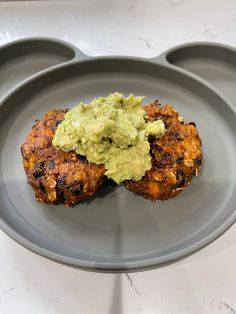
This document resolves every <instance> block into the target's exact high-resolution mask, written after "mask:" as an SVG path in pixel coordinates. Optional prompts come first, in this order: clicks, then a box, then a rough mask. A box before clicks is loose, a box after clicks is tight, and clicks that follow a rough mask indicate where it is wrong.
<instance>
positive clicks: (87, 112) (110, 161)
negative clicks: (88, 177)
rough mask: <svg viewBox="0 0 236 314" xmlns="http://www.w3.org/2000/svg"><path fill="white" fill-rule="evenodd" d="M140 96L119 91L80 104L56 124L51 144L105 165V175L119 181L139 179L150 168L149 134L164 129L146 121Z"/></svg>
mask: <svg viewBox="0 0 236 314" xmlns="http://www.w3.org/2000/svg"><path fill="white" fill-rule="evenodd" d="M142 100H143V97H140V96H134V95H132V94H131V95H129V96H128V97H125V96H123V95H122V94H120V93H114V94H110V95H109V96H108V97H98V98H95V99H94V100H93V101H92V102H91V103H89V104H84V103H81V104H79V105H78V106H76V107H74V108H72V109H71V110H70V111H68V112H67V113H66V115H65V120H64V121H63V122H62V123H61V124H59V126H58V128H57V130H56V133H55V136H54V139H53V142H52V143H53V145H54V146H55V147H56V148H58V149H62V150H63V151H66V152H69V151H71V150H75V151H76V153H77V154H80V155H83V156H86V157H87V159H88V161H89V162H93V163H95V164H104V165H105V169H106V173H105V174H106V176H107V177H108V178H111V179H113V180H114V181H115V182H117V183H120V182H122V181H124V180H134V181H137V180H140V179H141V178H142V177H143V176H144V174H145V172H146V171H147V170H150V168H151V156H150V154H149V150H150V144H149V142H148V136H149V135H153V136H156V137H159V136H161V135H163V134H164V132H165V125H164V123H163V121H162V120H157V121H155V122H147V121H146V113H145V111H144V110H143V107H142V105H141V102H142Z"/></svg>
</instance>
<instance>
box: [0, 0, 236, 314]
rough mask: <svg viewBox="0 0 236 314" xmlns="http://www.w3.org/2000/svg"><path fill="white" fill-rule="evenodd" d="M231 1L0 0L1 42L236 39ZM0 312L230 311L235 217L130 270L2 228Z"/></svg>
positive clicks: (103, 47)
mask: <svg viewBox="0 0 236 314" xmlns="http://www.w3.org/2000/svg"><path fill="white" fill-rule="evenodd" d="M235 12H236V1H234V0H226V1H216V0H207V1H204V0H198V1H193V0H169V1H164V0H157V1H155V0H152V1H149V0H146V1H141V0H140V1H139V0H127V1H125V0H120V1H109V0H106V1H105V0H78V1H64V2H63V1H54V2H49V1H41V2H39V1H36V2H19V1H17V2H14V1H13V2H0V45H2V44H4V43H6V42H9V41H12V40H15V39H19V38H24V37H31V36H47V37H56V38H60V39H63V40H66V41H68V42H70V43H72V44H73V45H75V46H77V47H79V48H80V49H81V50H82V51H83V52H84V53H85V54H88V55H91V56H97V55H111V54H113V55H114V54H115V55H134V56H142V57H154V56H157V55H158V54H159V53H161V52H162V51H164V50H166V49H167V48H169V47H172V46H174V45H177V44H180V43H184V42H189V41H216V42H220V43H226V44H229V45H232V46H236V15H235ZM0 248H1V251H0V313H1V314H15V313H17V314H28V313H29V314H31V313H33V314H44V313H50V314H78V313H82V314H87V313H89V314H100V313H101V314H133V313H135V314H153V313H155V314H159V313H160V314H199V313H201V314H202V313H204V314H208V313H210V314H211V313H215V314H217V313H220V314H236V226H235V225H234V226H233V227H231V229H230V230H229V231H228V232H226V233H225V234H224V235H223V236H222V237H221V238H219V239H218V240H217V241H215V242H214V243H212V244H211V245H209V246H208V247H206V248H205V249H203V250H202V251H200V252H198V253H196V254H194V255H193V256H191V257H189V258H187V259H185V260H183V261H181V262H178V263H176V264H173V265H171V266H167V267H164V268H160V269H156V270H152V271H146V272H140V273H132V274H129V275H128V274H121V275H112V274H98V273H90V272H85V271H79V270H76V269H72V268H69V267H66V266H62V265H59V264H57V263H54V262H52V261H49V260H47V259H45V258H43V257H40V256H38V255H36V254H34V253H32V252H30V251H28V250H26V249H24V248H22V247H21V246H20V245H18V244H17V243H15V242H14V241H13V240H11V239H10V238H9V237H7V236H6V235H5V234H4V233H3V232H0Z"/></svg>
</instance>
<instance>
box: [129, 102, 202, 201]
mask: <svg viewBox="0 0 236 314" xmlns="http://www.w3.org/2000/svg"><path fill="white" fill-rule="evenodd" d="M144 109H145V111H146V113H147V115H148V119H149V120H150V121H152V122H153V121H156V120H159V119H162V120H163V121H164V123H165V127H166V131H165V134H164V135H163V136H162V137H159V138H155V137H151V138H150V139H149V141H150V146H151V149H150V154H151V156H152V168H151V169H150V170H149V171H147V172H146V174H145V176H144V177H143V178H142V179H141V180H139V181H126V183H125V185H126V187H127V188H128V189H130V190H132V191H134V192H136V193H139V194H141V195H142V196H143V197H145V198H148V199H152V200H156V199H160V200H165V199H169V198H171V197H174V196H176V195H177V194H179V193H181V192H182V191H183V190H184V188H185V187H187V186H188V185H189V183H190V182H191V180H192V178H193V177H194V176H195V175H198V173H199V171H200V168H201V163H202V149H201V139H200V137H199V135H198V131H197V128H196V125H195V123H194V122H190V123H185V122H184V120H183V118H182V117H181V116H180V115H179V114H178V112H176V111H175V110H174V109H173V107H172V106H170V105H166V106H163V107H161V106H160V104H159V103H158V102H155V103H154V104H151V105H147V106H145V107H144Z"/></svg>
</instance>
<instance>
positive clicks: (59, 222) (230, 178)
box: [0, 40, 236, 272]
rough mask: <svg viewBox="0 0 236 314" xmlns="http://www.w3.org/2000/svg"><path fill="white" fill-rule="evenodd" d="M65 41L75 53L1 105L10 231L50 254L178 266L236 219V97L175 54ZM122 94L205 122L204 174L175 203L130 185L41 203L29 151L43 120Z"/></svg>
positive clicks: (85, 261)
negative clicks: (87, 52)
mask: <svg viewBox="0 0 236 314" xmlns="http://www.w3.org/2000/svg"><path fill="white" fill-rule="evenodd" d="M48 41H49V40H48ZM29 42H30V40H29V41H25V42H24V43H29ZM50 42H51V45H53V44H54V43H55V42H54V41H50ZM22 44H23V43H22ZM56 44H58V42H56ZM60 45H64V48H65V51H67V49H68V51H71V49H72V50H73V51H74V53H72V54H70V53H69V54H66V56H67V59H66V60H70V61H67V62H66V63H64V64H61V65H54V66H53V68H51V69H48V70H44V71H42V72H40V73H38V74H36V75H34V76H32V77H30V78H28V79H27V80H26V81H24V82H23V83H21V84H20V85H18V86H17V87H16V88H15V89H14V90H12V91H11V92H9V93H8V95H7V96H6V97H5V98H4V99H3V100H2V102H1V105H0V147H1V153H0V164H1V168H0V171H1V172H0V180H1V181H0V183H1V189H0V217H1V220H0V226H1V228H2V229H3V230H4V231H5V232H6V233H8V234H9V235H10V236H11V237H12V238H14V239H15V240H17V241H18V242H19V243H21V244H22V245H24V246H25V247H27V248H29V249H31V250H32V251H34V252H36V253H39V254H41V255H43V256H45V257H48V258H50V259H53V260H55V261H58V262H60V263H64V264H67V265H70V266H74V267H78V268H82V269H87V270H95V271H107V272H118V271H135V270H142V269H147V268H152V267H157V266H160V265H164V264H167V263H171V262H173V261H176V260H178V259H180V258H183V257H185V256H187V255H189V254H192V253H193V252H195V251H197V250H199V249H200V248H202V247H204V246H205V245H207V244H209V243H210V242H211V241H213V240H214V239H216V238H217V237H218V236H219V235H221V234H222V233H223V232H224V231H225V230H226V229H227V228H228V227H229V226H230V225H231V224H232V223H234V221H235V217H236V211H235V201H236V194H235V190H236V182H235V174H236V164H235V156H236V113H235V111H234V109H233V107H232V105H231V104H230V102H229V101H227V100H226V99H225V98H224V97H223V96H222V95H221V94H220V93H219V92H218V91H217V90H215V89H214V88H213V87H212V86H211V85H210V84H208V83H207V82H206V81H204V80H202V79H200V78H197V77H196V76H195V75H192V74H190V73H188V72H187V71H185V70H181V69H178V68H177V67H174V66H172V65H170V64H168V62H167V61H166V55H162V56H160V57H159V58H156V59H152V60H146V59H140V58H124V57H123V58H122V57H106V58H89V57H86V56H84V55H83V54H82V53H81V52H79V51H78V50H76V49H75V48H73V47H71V46H68V45H67V44H66V43H61V42H60ZM32 46H34V45H32ZM32 46H31V47H32ZM31 49H32V48H30V49H29V54H31V52H32V50H31ZM54 53H55V54H56V50H55V51H54ZM56 55H57V54H56ZM74 55H75V57H74V58H73V56H74ZM72 58H73V59H72ZM59 62H60V61H59ZM59 62H58V63H59ZM0 71H1V70H0ZM114 91H120V92H123V93H125V94H128V93H131V92H132V93H134V94H137V95H145V96H146V98H145V102H146V103H148V102H151V101H153V100H155V99H156V98H159V99H160V101H161V103H162V104H165V103H171V104H173V105H174V107H175V108H176V109H177V110H178V111H179V112H180V113H181V114H182V115H183V116H184V117H185V119H186V120H188V121H195V122H196V124H197V127H198V129H199V132H200V136H201V138H202V141H203V153H204V164H203V170H202V173H201V174H200V176H199V177H198V178H196V179H195V180H194V181H193V182H192V184H191V185H190V186H189V187H188V188H187V189H186V190H185V191H184V192H183V193H182V194H181V195H180V196H178V197H176V198H174V199H171V200H168V201H165V202H161V201H157V202H151V201H149V200H145V199H143V198H142V197H140V196H137V195H134V194H133V193H132V192H130V191H127V190H126V189H125V188H124V187H123V186H120V187H115V186H104V188H103V189H101V191H100V192H99V193H98V194H97V195H96V197H94V198H92V199H90V200H88V201H87V202H84V203H82V204H80V205H78V206H76V207H74V208H66V207H64V206H47V205H44V204H39V203H36V202H35V199H34V195H33V192H32V191H31V188H30V187H29V186H28V185H27V183H26V176H25V174H24V170H23V167H22V163H21V155H20V149H19V147H20V145H21V143H23V142H24V140H25V137H26V135H27V133H28V132H29V131H30V129H31V127H32V124H33V123H34V120H35V119H37V118H41V117H42V115H43V114H44V113H45V112H47V111H48V110H51V109H53V108H61V107H68V106H69V107H71V106H73V105H76V104H77V103H78V102H80V101H89V100H91V99H92V98H94V97H95V96H98V95H107V94H108V93H110V92H114Z"/></svg>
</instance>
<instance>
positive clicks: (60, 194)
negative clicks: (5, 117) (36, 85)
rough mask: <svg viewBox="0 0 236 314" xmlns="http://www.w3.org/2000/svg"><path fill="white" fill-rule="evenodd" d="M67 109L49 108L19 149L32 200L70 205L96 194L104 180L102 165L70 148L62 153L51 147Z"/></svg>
mask: <svg viewBox="0 0 236 314" xmlns="http://www.w3.org/2000/svg"><path fill="white" fill-rule="evenodd" d="M67 111H68V109H58V110H53V111H50V112H48V113H47V114H46V115H45V116H44V117H43V119H42V120H38V121H36V123H35V124H34V126H33V128H32V130H31V132H30V133H29V135H28V136H27V139H26V142H25V143H24V144H23V145H22V146H21V152H22V156H23V165H24V168H25V172H26V174H27V178H28V182H29V184H30V185H31V186H32V188H33V190H34V192H35V196H36V200H37V201H40V202H44V203H47V204H58V203H62V204H64V205H67V206H73V205H75V204H77V203H78V202H79V201H81V200H84V199H86V198H87V197H88V196H91V195H94V194H95V193H96V191H97V190H98V188H99V187H100V185H101V183H102V181H103V180H104V173H105V168H104V166H103V165H96V164H94V163H89V162H88V161H87V159H86V157H84V156H80V155H77V154H76V153H75V152H73V151H71V152H68V153H66V152H64V151H62V150H58V149H56V148H55V147H53V145H52V139H53V137H54V134H55V131H56V128H57V127H58V125H59V124H60V123H61V122H62V121H63V119H64V116H65V114H66V112H67Z"/></svg>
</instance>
